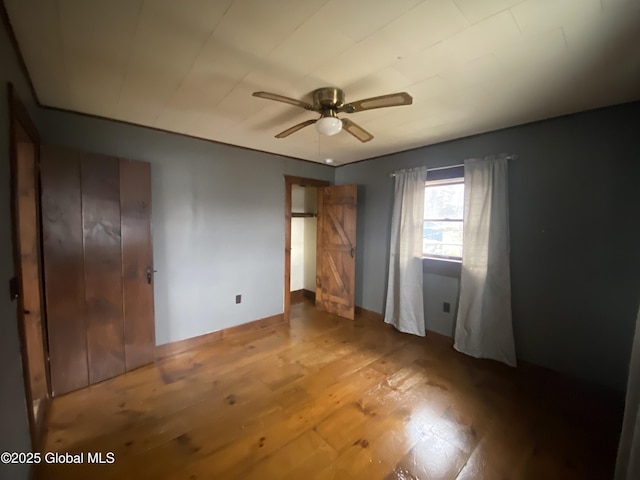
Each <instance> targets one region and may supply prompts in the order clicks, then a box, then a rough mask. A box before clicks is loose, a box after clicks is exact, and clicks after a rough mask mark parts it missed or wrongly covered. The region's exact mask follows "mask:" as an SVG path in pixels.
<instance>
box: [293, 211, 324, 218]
mask: <svg viewBox="0 0 640 480" xmlns="http://www.w3.org/2000/svg"><path fill="white" fill-rule="evenodd" d="M317 216H318V214H317V213H310V212H291V217H292V218H309V217H317Z"/></svg>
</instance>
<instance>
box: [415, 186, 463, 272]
mask: <svg viewBox="0 0 640 480" xmlns="http://www.w3.org/2000/svg"><path fill="white" fill-rule="evenodd" d="M463 211H464V178H463V177H458V178H445V179H439V180H429V177H427V182H426V183H425V188H424V226H423V230H422V253H423V256H424V257H426V258H437V259H449V260H462V215H463Z"/></svg>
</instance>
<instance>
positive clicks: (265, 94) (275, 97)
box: [253, 92, 313, 110]
mask: <svg viewBox="0 0 640 480" xmlns="http://www.w3.org/2000/svg"><path fill="white" fill-rule="evenodd" d="M253 96H254V97H258V98H264V99H266V100H275V101H276V102H283V103H288V104H289V105H293V106H295V107H300V108H304V109H305V110H313V106H312V105H310V104H308V103H307V102H303V101H302V100H297V99H295V98H290V97H285V96H283V95H278V94H277V93H269V92H253Z"/></svg>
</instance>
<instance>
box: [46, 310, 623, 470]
mask: <svg viewBox="0 0 640 480" xmlns="http://www.w3.org/2000/svg"><path fill="white" fill-rule="evenodd" d="M620 419H621V413H620V411H619V410H618V409H617V408H614V407H612V406H610V405H609V404H608V402H607V401H605V400H604V399H603V398H600V396H599V395H596V394H595V393H594V392H591V391H589V390H588V389H585V388H584V387H582V386H579V385H577V384H575V383H573V382H570V381H566V380H565V379H562V378H560V377H559V376H556V375H554V374H551V373H549V372H545V371H541V370H538V369H532V368H529V369H526V368H525V369H518V370H515V369H511V368H509V367H506V366H503V365H500V364H497V363H495V362H492V361H480V360H475V359H471V358H469V357H466V356H464V355H462V354H459V353H457V352H456V351H454V350H453V349H452V348H451V346H450V344H449V342H448V341H446V340H444V339H443V338H441V337H438V336H435V335H433V336H430V337H427V338H418V337H413V336H410V335H404V334H401V333H398V332H397V331H395V330H394V329H393V328H391V327H389V326H387V325H384V324H383V323H381V322H379V321H373V320H371V319H367V318H363V317H362V316H361V315H358V316H356V320H355V321H349V320H344V319H340V318H338V317H335V316H332V315H329V314H325V313H321V312H318V311H317V310H316V309H315V308H314V307H312V306H311V305H310V304H309V303H308V302H305V303H301V304H297V305H294V306H292V309H291V324H290V326H288V325H280V326H276V327H272V328H265V329H264V330H263V331H259V332H250V333H242V334H238V335H234V336H229V337H226V338H224V339H223V340H221V341H219V342H215V343H212V344H210V345H207V346H203V347H199V348H197V349H195V350H190V351H188V352H184V353H182V354H179V355H177V356H174V357H171V358H166V359H163V360H160V361H158V362H156V364H155V365H151V366H147V367H143V368H140V369H138V370H135V371H133V372H129V373H126V374H125V375H122V376H120V377H117V378H114V379H112V380H108V381H105V382H103V383H100V384H97V385H94V386H91V387H89V388H87V389H85V390H81V391H77V392H74V393H71V394H68V395H66V396H63V397H60V398H57V399H55V400H54V401H53V404H52V409H51V417H50V424H49V430H48V434H47V439H46V445H45V448H43V452H49V451H57V452H69V453H72V454H76V453H80V452H85V454H84V458H83V461H84V463H83V464H80V465H72V464H56V465H52V464H45V463H42V464H41V465H39V468H37V469H36V474H37V475H36V476H37V478H43V479H86V478H91V479H128V478H135V479H181V480H184V479H186V480H195V479H197V480H200V479H225V478H242V479H271V478H273V479H276V478H277V479H298V478H303V479H306V478H318V479H340V480H342V479H351V478H362V479H377V478H381V479H382V478H389V479H403V480H404V479H432V478H434V479H435V478H437V479H458V480H470V479H474V480H479V479H490V480H499V479H536V480H540V479H544V480H549V479H562V480H568V479H580V480H584V479H610V478H612V472H613V464H614V459H615V451H616V447H617V436H618V429H619V425H620ZM87 452H102V454H103V459H108V458H107V457H106V456H105V455H106V453H107V452H113V454H114V459H115V462H114V463H112V464H88V463H87Z"/></svg>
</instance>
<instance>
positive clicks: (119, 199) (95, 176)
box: [41, 146, 155, 395]
mask: <svg viewBox="0 0 640 480" xmlns="http://www.w3.org/2000/svg"><path fill="white" fill-rule="evenodd" d="M41 163H42V167H41V182H42V210H43V215H42V231H43V254H44V271H45V292H46V301H47V311H48V338H49V351H50V366H51V368H50V371H51V384H52V392H53V394H54V395H60V394H63V393H67V392H70V391H72V390H76V389H78V388H82V387H85V386H87V385H90V384H94V383H97V382H100V381H102V380H105V379H107V378H111V377H114V376H116V375H120V374H122V373H124V372H125V371H128V370H131V369H133V368H136V367H139V366H141V365H144V364H146V363H151V362H152V361H153V350H154V348H155V333H154V318H153V286H152V272H153V265H152V252H151V220H150V218H151V217H150V215H151V188H150V187H151V183H150V168H149V164H147V163H144V162H133V161H129V160H122V159H118V158H114V157H108V156H105V155H97V154H90V153H83V152H77V151H74V150H70V149H63V148H57V147H48V146H46V147H42V152H41Z"/></svg>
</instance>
